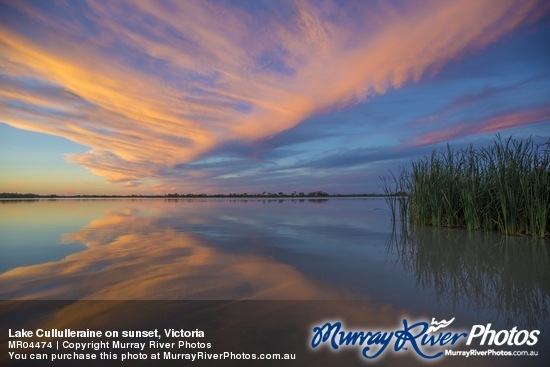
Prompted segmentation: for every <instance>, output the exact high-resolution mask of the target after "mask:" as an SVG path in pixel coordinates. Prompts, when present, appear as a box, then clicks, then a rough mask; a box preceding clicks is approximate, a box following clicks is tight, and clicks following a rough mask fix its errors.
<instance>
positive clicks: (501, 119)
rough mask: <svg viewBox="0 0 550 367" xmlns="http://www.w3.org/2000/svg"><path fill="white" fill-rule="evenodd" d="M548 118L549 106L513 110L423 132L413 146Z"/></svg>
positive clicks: (495, 130)
mask: <svg viewBox="0 0 550 367" xmlns="http://www.w3.org/2000/svg"><path fill="white" fill-rule="evenodd" d="M548 120H550V107H542V108H539V109H534V110H524V111H513V112H508V113H503V114H498V115H495V116H491V117H488V118H486V119H482V120H478V121H467V122H464V123H463V124H459V125H455V126H453V127H450V128H446V129H442V130H439V131H434V132H430V133H427V134H424V135H423V136H421V137H418V138H417V139H416V142H415V144H414V146H420V145H428V144H434V143H439V142H442V141H448V140H451V139H454V138H459V137H464V136H468V135H474V134H479V133H493V132H498V131H504V130H507V129H511V128H514V127H518V126H524V125H530V124H537V123H541V122H543V121H548Z"/></svg>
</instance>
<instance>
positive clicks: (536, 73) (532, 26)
mask: <svg viewBox="0 0 550 367" xmlns="http://www.w3.org/2000/svg"><path fill="white" fill-rule="evenodd" d="M548 9H549V7H548V5H547V3H545V2H537V1H464V2H445V1H434V2H430V1H422V2H418V3H414V2H400V1H380V2H374V1H373V2H364V1H338V2H332V1H324V2H311V3H310V2H307V1H282V2H270V1H255V2H247V1H211V2H204V1H197V2H194V1H186V2H175V1H174V2H172V1H158V2H139V3H138V2H124V1H121V2H107V3H106V2H103V1H82V2H63V1H60V2H55V3H54V2H40V1H37V2H32V1H20V2H2V3H0V65H1V66H0V91H1V92H0V122H1V123H0V156H1V158H0V172H1V175H0V192H36V193H41V194H49V193H60V194H94V193H97V194H105V193H114V194H134V193H136V194H164V193H169V192H180V193H188V192H190V193H202V192H205V193H230V192H248V193H255V192H260V193H261V192H264V191H271V192H279V191H283V192H288V193H290V192H293V191H297V192H300V191H304V192H309V191H314V190H324V191H327V192H330V193H364V192H381V191H382V190H381V188H380V179H379V176H380V175H385V174H388V172H389V171H396V170H397V169H398V167H400V166H406V165H407V164H408V163H409V162H410V161H411V159H417V158H418V157H421V156H422V155H425V154H428V153H429V152H431V150H433V149H438V148H439V147H443V146H445V145H446V144H447V143H449V144H451V145H452V146H454V147H457V148H459V147H462V146H464V145H467V144H470V143H473V144H475V145H485V144H487V143H488V142H489V141H490V140H491V139H493V138H494V136H495V135H496V134H501V135H502V136H505V137H506V136H510V135H511V136H514V137H528V136H534V137H535V139H536V140H538V141H547V140H548V138H549V137H550V124H549V122H550V104H549V101H550V83H549V78H550V76H549V73H550V67H549V66H550V53H549V51H548V47H547V45H548V39H550V23H549V22H548V19H549V18H548Z"/></svg>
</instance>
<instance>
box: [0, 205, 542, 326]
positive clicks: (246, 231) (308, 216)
mask: <svg viewBox="0 0 550 367" xmlns="http://www.w3.org/2000/svg"><path fill="white" fill-rule="evenodd" d="M0 234H1V237H0V241H1V245H0V271H1V274H0V299H3V300H348V301H357V302H355V303H354V302H351V303H350V302H348V303H345V304H346V305H347V306H345V307H346V309H345V310H342V309H340V310H339V311H338V312H339V313H338V314H339V315H341V314H352V313H360V314H361V315H362V316H361V320H363V321H364V323H368V322H369V320H370V321H371V322H382V321H383V320H386V321H387V322H388V323H393V324H395V322H396V321H398V320H400V319H401V318H402V317H403V316H404V315H405V316H406V317H411V318H424V319H431V317H437V318H441V319H442V318H447V319H450V318H452V317H456V318H457V320H460V322H461V323H462V324H463V325H471V324H472V323H474V322H479V323H484V324H485V323H487V322H491V323H493V325H497V326H498V325H500V326H502V327H510V326H514V325H518V326H520V327H524V328H527V327H536V328H539V329H544V330H549V325H548V324H549V321H548V318H549V317H548V315H549V311H550V258H549V254H548V243H545V242H544V241H542V242H540V241H539V242H535V243H533V242H531V241H530V240H529V239H527V238H508V239H506V238H503V237H502V236H500V235H497V234H494V233H491V234H487V233H474V234H468V233H467V232H465V231H462V230H459V229H431V228H424V229H416V230H410V229H406V228H401V224H400V223H397V224H396V225H395V226H392V222H391V220H390V211H389V209H388V206H387V204H386V202H385V201H384V200H383V199H345V198H342V199H328V200H308V199H305V200H291V199H284V200H273V199H271V200H267V199H266V200H257V199H249V200H229V199H204V200H163V199H151V200H126V199H124V200H123V199H120V200H80V201H79V200H56V201H43V200H40V201H1V202H0ZM354 305H360V306H354ZM339 307H342V306H339ZM320 317H322V316H320ZM381 320H382V321H381ZM545 333H546V332H545Z"/></svg>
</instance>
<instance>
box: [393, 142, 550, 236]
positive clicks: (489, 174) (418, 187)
mask: <svg viewBox="0 0 550 367" xmlns="http://www.w3.org/2000/svg"><path fill="white" fill-rule="evenodd" d="M392 179H393V181H394V183H395V189H394V190H395V191H397V190H399V191H401V192H405V193H406V194H407V198H408V201H407V200H406V199H404V198H403V201H404V202H406V204H404V205H400V208H401V210H400V211H399V215H400V217H401V219H402V220H405V218H407V220H408V221H410V222H411V223H414V224H419V225H432V226H445V227H466V228H467V229H468V230H475V229H486V230H490V229H498V230H500V231H502V232H504V233H505V234H507V235H516V234H525V235H531V236H534V237H544V236H546V235H547V234H548V231H549V230H550V140H547V141H546V142H545V143H542V144H535V143H534V141H533V139H532V138H527V139H513V138H512V137H510V138H506V139H503V138H501V137H500V136H498V135H497V137H496V139H495V140H494V141H493V142H491V144H490V145H489V146H488V147H485V148H481V149H474V148H473V147H472V146H470V147H468V148H466V149H461V150H453V149H452V148H451V147H450V146H449V145H447V149H446V150H442V151H435V150H434V151H433V152H432V154H431V155H430V156H427V157H424V158H422V159H420V160H417V161H413V162H412V163H411V169H410V171H409V170H406V169H403V168H402V169H401V171H400V174H399V176H398V178H396V177H395V176H392ZM390 181H391V180H390V179H385V180H384V187H385V190H386V193H387V194H388V193H390V192H391V191H392V189H391V187H390V186H389V184H388V183H389V182H390ZM403 211H405V213H403ZM396 214H397V212H396Z"/></svg>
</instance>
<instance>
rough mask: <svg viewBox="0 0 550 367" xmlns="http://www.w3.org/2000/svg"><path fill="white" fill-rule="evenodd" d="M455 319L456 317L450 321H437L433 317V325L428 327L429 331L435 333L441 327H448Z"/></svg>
mask: <svg viewBox="0 0 550 367" xmlns="http://www.w3.org/2000/svg"><path fill="white" fill-rule="evenodd" d="M453 321H455V318H454V317H453V318H452V319H450V320H449V321H447V320H445V319H443V320H441V321H439V322H437V321H435V318H432V325H431V326H430V327H429V328H428V331H427V333H435V332H436V331H437V330H439V329H443V328H446V327H447V326H449V325H451V324H452V322H453Z"/></svg>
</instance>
